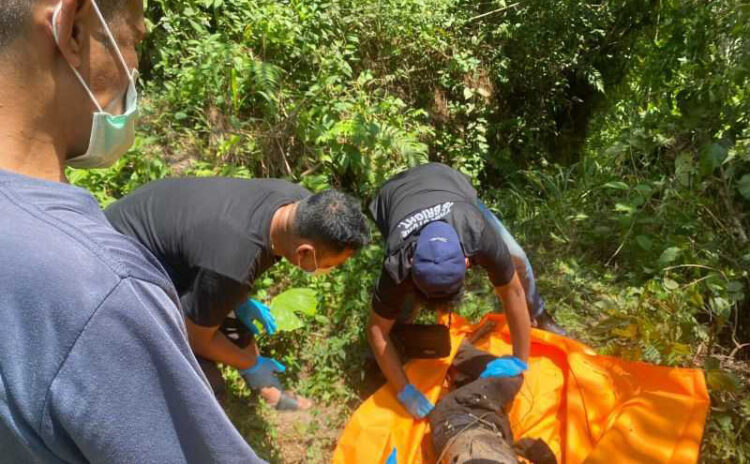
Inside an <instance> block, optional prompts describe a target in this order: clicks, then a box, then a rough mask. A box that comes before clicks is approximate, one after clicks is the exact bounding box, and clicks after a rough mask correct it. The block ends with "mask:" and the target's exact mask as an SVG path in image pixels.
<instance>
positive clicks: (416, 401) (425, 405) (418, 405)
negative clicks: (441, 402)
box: [398, 384, 435, 419]
mask: <svg viewBox="0 0 750 464" xmlns="http://www.w3.org/2000/svg"><path fill="white" fill-rule="evenodd" d="M398 400H399V401H400V402H401V404H402V405H404V407H405V408H406V409H407V411H409V413H410V414H411V415H412V416H414V417H415V418H416V419H424V418H425V417H427V415H428V414H429V413H430V412H431V411H432V410H433V409H434V408H435V406H434V405H433V404H432V403H431V402H430V400H428V399H427V397H426V396H424V394H423V393H422V392H421V391H419V390H417V388H416V387H415V386H414V385H412V384H409V385H407V386H405V387H404V389H403V390H401V392H399V394H398Z"/></svg>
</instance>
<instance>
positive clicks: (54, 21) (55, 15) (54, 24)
mask: <svg viewBox="0 0 750 464" xmlns="http://www.w3.org/2000/svg"><path fill="white" fill-rule="evenodd" d="M92 3H93V2H92ZM61 9H62V3H59V4H58V5H57V8H56V9H55V12H54V13H53V14H52V36H53V37H54V38H55V43H56V44H57V45H58V46H59V45H60V39H59V34H58V32H57V18H58V17H59V16H60V10H61ZM118 52H119V50H118ZM68 66H70V69H71V70H72V71H73V74H75V76H76V77H77V78H78V82H80V83H81V85H82V86H83V88H84V89H85V90H86V93H87V94H89V98H91V101H92V102H94V106H96V109H97V110H98V111H99V112H100V113H101V112H102V111H103V110H102V107H101V105H99V102H98V101H96V97H95V96H94V94H93V93H92V92H91V89H89V86H88V84H86V81H85V80H83V76H81V73H79V72H78V70H77V69H76V68H74V67H73V66H72V65H71V64H70V62H68Z"/></svg>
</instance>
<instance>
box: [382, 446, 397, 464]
mask: <svg viewBox="0 0 750 464" xmlns="http://www.w3.org/2000/svg"><path fill="white" fill-rule="evenodd" d="M385 464H398V456H397V455H396V448H393V451H391V454H390V456H388V460H387V461H385Z"/></svg>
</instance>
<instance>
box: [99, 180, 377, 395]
mask: <svg viewBox="0 0 750 464" xmlns="http://www.w3.org/2000/svg"><path fill="white" fill-rule="evenodd" d="M105 214H106V216H107V219H109V220H110V222H111V223H112V225H113V226H114V227H115V229H117V230H118V231H120V232H121V233H123V234H125V235H128V236H130V237H133V238H134V239H135V240H137V241H138V242H139V243H141V244H142V245H143V246H145V247H146V248H148V249H149V250H150V251H151V252H152V253H153V254H154V256H156V257H157V259H158V260H159V261H161V263H162V264H163V266H164V268H165V269H166V270H167V272H168V273H169V275H170V277H171V279H172V281H173V282H174V285H175V288H177V292H178V293H179V295H180V300H181V302H182V308H183V311H184V313H185V316H186V323H187V328H188V335H189V339H190V344H191V346H192V347H193V351H194V352H195V354H196V355H197V356H198V360H199V361H200V363H201V366H202V367H203V369H204V372H205V373H206V375H207V377H208V378H209V381H210V382H211V385H212V386H213V388H214V391H215V392H216V394H217V397H219V399H222V398H223V396H224V393H225V390H226V388H225V384H224V380H223V378H222V376H221V372H220V371H219V369H218V367H216V363H223V364H226V365H229V366H232V367H235V368H237V369H239V370H240V373H241V375H242V377H243V378H244V379H245V381H246V382H247V384H248V385H249V386H250V387H251V388H253V389H257V390H259V391H260V394H261V396H262V397H263V398H264V399H265V400H266V401H267V402H268V403H269V404H270V405H272V406H274V407H276V409H278V410H297V409H308V408H310V407H311V406H312V403H311V402H310V401H309V400H307V399H305V398H302V397H300V396H297V395H294V394H291V393H289V392H285V391H283V389H282V387H281V383H280V382H279V380H278V378H277V376H276V374H277V373H279V372H283V370H284V367H283V366H282V365H281V364H280V363H279V362H278V361H276V360H274V359H270V358H265V357H263V356H260V353H259V350H258V346H257V344H256V343H255V339H254V336H253V335H254V333H253V332H257V329H256V327H255V325H254V323H255V321H258V322H260V323H261V324H262V325H263V327H264V328H265V330H266V332H267V333H268V334H269V335H272V334H273V332H274V331H275V322H274V320H273V316H271V314H270V311H269V309H268V307H266V306H265V305H263V304H262V303H260V302H258V301H255V300H248V295H249V293H250V291H251V289H252V286H253V281H254V280H255V279H256V278H258V277H259V276H260V275H261V274H262V273H263V272H265V271H266V270H267V269H268V268H270V267H271V266H273V265H274V264H275V263H276V262H278V261H279V260H280V259H281V258H285V259H286V260H287V261H289V262H290V263H292V264H294V265H296V266H297V267H299V268H301V269H303V270H305V271H307V272H310V273H325V272H327V271H330V270H331V269H332V268H334V267H336V266H338V265H340V264H342V263H343V262H344V261H346V260H347V259H348V258H349V257H350V256H352V255H353V254H354V253H355V252H357V251H358V250H359V249H360V248H361V247H363V246H364V245H365V244H366V243H367V239H368V234H369V231H368V228H367V222H366V219H365V217H364V215H363V214H362V211H361V208H360V205H359V203H358V202H357V201H356V200H355V199H353V198H351V197H348V196H347V195H344V194H343V193H340V192H337V191H335V190H327V191H324V192H321V193H318V194H315V195H311V194H310V192H309V191H307V190H306V189H304V188H303V187H300V186H299V185H296V184H292V183H290V182H286V181H283V180H278V179H252V180H247V179H232V178H192V177H187V178H178V179H165V180H161V181H156V182H152V183H150V184H148V185H146V186H144V187H141V188H140V189H138V190H136V191H135V192H133V193H132V194H130V195H128V196H126V197H124V198H123V199H121V200H120V201H118V202H116V203H114V204H113V205H112V206H110V207H109V208H107V210H106V212H105ZM231 316H235V317H231Z"/></svg>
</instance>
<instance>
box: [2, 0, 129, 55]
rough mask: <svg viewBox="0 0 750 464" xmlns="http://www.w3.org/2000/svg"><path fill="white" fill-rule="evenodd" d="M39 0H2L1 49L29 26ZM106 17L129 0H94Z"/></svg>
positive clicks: (109, 16)
mask: <svg viewBox="0 0 750 464" xmlns="http://www.w3.org/2000/svg"><path fill="white" fill-rule="evenodd" d="M37 1H38V0H2V1H0V51H2V50H3V49H4V48H5V47H6V46H8V45H10V44H11V43H12V42H13V41H14V40H16V39H17V38H18V36H20V35H21V33H22V32H23V30H24V28H26V27H28V22H29V19H30V18H31V9H32V7H33V6H34V4H35V3H36V2H37ZM94 1H96V4H97V5H98V6H99V8H100V9H101V10H102V14H103V15H104V17H105V18H106V19H110V18H111V15H112V13H114V12H116V11H119V10H121V9H122V8H123V6H124V5H125V2H127V1H128V0H94Z"/></svg>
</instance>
